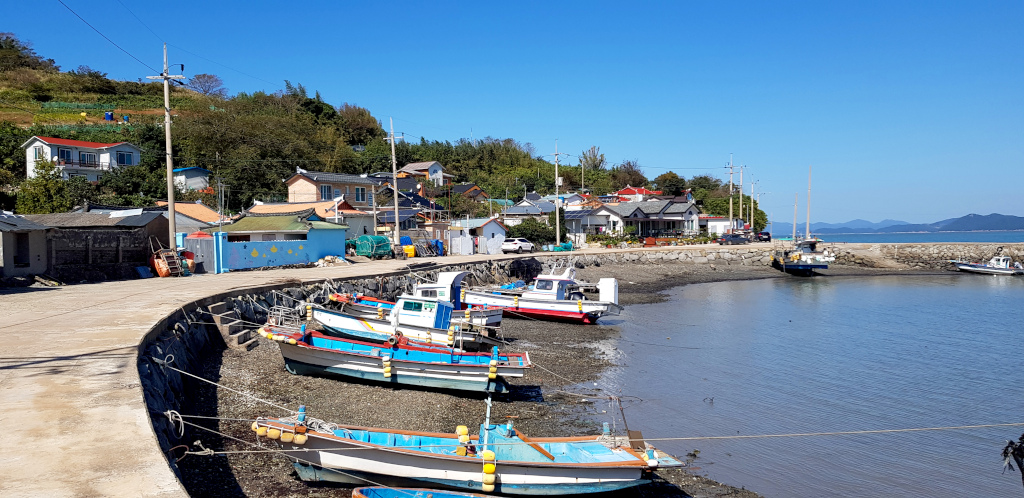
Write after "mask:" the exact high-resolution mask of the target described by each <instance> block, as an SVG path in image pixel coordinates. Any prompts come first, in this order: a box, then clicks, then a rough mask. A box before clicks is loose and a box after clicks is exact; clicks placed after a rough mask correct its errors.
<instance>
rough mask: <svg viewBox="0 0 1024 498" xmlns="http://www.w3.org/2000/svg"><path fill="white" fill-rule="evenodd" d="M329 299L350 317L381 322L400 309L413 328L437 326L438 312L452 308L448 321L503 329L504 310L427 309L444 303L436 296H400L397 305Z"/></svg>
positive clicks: (353, 298)
mask: <svg viewBox="0 0 1024 498" xmlns="http://www.w3.org/2000/svg"><path fill="white" fill-rule="evenodd" d="M330 300H331V301H334V302H336V303H338V304H339V305H340V306H341V311H343V312H345V313H348V314H350V315H355V316H363V317H378V318H381V319H383V318H385V317H387V316H389V315H390V314H391V313H392V312H394V310H395V308H396V307H397V308H398V310H399V321H400V322H401V323H407V324H411V325H420V326H426V327H433V326H436V325H435V323H436V320H437V316H438V314H439V312H440V311H443V310H445V308H451V309H452V310H453V311H449V312H448V319H449V320H452V321H456V322H458V323H459V324H469V325H473V326H476V327H491V328H497V327H500V326H501V315H502V309H501V308H498V307H469V308H466V309H464V310H458V309H456V308H455V307H454V305H451V303H450V302H446V303H445V304H447V305H451V306H442V307H437V306H428V303H431V302H436V301H443V299H438V298H437V294H436V293H434V294H433V295H430V296H426V295H425V296H419V297H413V296H401V297H400V298H399V299H398V301H397V302H392V301H387V300H384V299H378V298H375V297H368V296H364V295H362V294H355V293H353V294H343V293H335V294H331V295H330ZM428 300H429V301H428ZM416 303H420V304H416ZM442 316H443V315H442ZM449 323H450V322H449ZM437 328H444V327H437Z"/></svg>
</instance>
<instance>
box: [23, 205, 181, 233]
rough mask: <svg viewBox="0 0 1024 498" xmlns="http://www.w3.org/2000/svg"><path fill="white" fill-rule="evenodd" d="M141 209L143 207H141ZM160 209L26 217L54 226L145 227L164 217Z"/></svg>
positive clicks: (26, 216) (32, 215)
mask: <svg viewBox="0 0 1024 498" xmlns="http://www.w3.org/2000/svg"><path fill="white" fill-rule="evenodd" d="M139 210H140V211H141V208H140V209H139ZM163 217H164V213H162V212H159V211H148V212H142V214H137V215H132V216H120V217H116V218H111V217H110V215H109V214H105V213H52V214H26V215H25V218H28V219H29V220H31V221H34V222H36V223H39V224H42V225H46V226H51V227H54V228H88V227H127V228H133V227H144V226H146V225H148V224H150V223H151V222H152V221H153V220H155V219H157V218H163Z"/></svg>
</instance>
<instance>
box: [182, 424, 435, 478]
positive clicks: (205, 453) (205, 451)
mask: <svg viewBox="0 0 1024 498" xmlns="http://www.w3.org/2000/svg"><path fill="white" fill-rule="evenodd" d="M179 420H180V421H181V422H182V423H183V424H188V425H191V426H193V427H197V428H200V429H203V430H205V431H209V432H212V433H214V434H217V435H218V436H221V437H224V438H228V439H231V440H234V441H238V442H240V443H244V444H247V445H249V446H255V447H257V448H263V447H262V446H260V445H258V444H256V443H252V442H249V441H246V440H244V439H240V438H237V437H234V436H231V435H229V434H224V433H223V432H220V431H217V430H214V429H211V428H209V427H203V426H201V425H199V424H193V423H191V422H187V421H185V420H181V419H180V418H179ZM193 444H196V445H198V446H199V447H200V448H203V449H202V450H201V451H186V452H185V455H202V456H212V455H216V454H218V452H215V451H213V450H210V449H207V448H204V447H203V446H202V443H200V442H199V441H196V442H195V443H193ZM305 451H308V450H305ZM265 452H270V453H281V454H283V455H284V456H286V457H288V458H293V459H295V460H296V461H300V462H303V463H306V464H308V465H316V464H315V463H313V462H311V461H309V460H305V459H303V458H299V457H297V456H292V455H288V454H287V453H285V452H283V451H280V450H272V449H271V450H263V451H259V452H258V453H265ZM221 453H222V452H221ZM251 453H257V452H255V451H253V452H251ZM222 454H224V453H222ZM182 458H184V455H182ZM331 470H332V471H333V472H337V473H339V474H341V475H344V476H348V477H352V478H355V479H359V480H360V481H365V482H367V483H369V484H372V485H374V486H381V487H385V488H389V489H395V490H396V491H399V492H401V493H402V494H404V495H408V496H415V494H413V493H409V492H407V491H401V490H400V489H397V488H392V487H391V486H386V485H384V484H381V483H379V482H375V481H372V480H370V479H367V478H365V477H361V476H357V475H353V474H349V473H347V472H344V471H341V470H337V469H331Z"/></svg>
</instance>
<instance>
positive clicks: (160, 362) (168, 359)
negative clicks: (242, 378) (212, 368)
mask: <svg viewBox="0 0 1024 498" xmlns="http://www.w3.org/2000/svg"><path fill="white" fill-rule="evenodd" d="M150 358H152V360H153V361H154V362H156V363H157V364H158V365H162V366H164V367H167V368H170V369H171V370H174V371H175V372H178V373H180V374H184V375H188V376H189V377H192V378H194V379H198V380H201V381H203V382H207V383H209V384H213V385H215V386H217V387H219V388H223V389H226V390H228V391H231V392H233V393H235V394H240V395H242V396H246V397H249V398H252V399H254V400H256V401H259V402H260V403H266V404H268V405H270V406H273V407H275V408H280V409H282V410H285V411H287V412H290V413H298V412H297V411H295V410H292V409H291V408H288V407H284V406H281V405H278V404H276V403H272V402H270V401H267V400H265V399H262V398H259V397H256V396H255V395H252V394H249V393H244V392H242V391H239V390H237V389H232V388H230V387H227V386H224V385H221V384H218V383H216V382H214V381H212V380H209V379H204V378H202V377H200V376H198V375H194V374H190V373H188V372H186V371H184V370H181V369H179V368H174V367H172V366H171V365H170V363H171V362H172V361H174V355H170V354H169V355H167V356H166V357H164V359H162V360H161V359H159V358H156V357H150Z"/></svg>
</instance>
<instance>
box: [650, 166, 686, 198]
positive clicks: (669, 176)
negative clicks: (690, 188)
mask: <svg viewBox="0 0 1024 498" xmlns="http://www.w3.org/2000/svg"><path fill="white" fill-rule="evenodd" d="M652 183H653V184H654V188H656V189H659V190H661V191H662V193H663V194H665V195H679V194H681V193H682V192H683V190H684V189H685V188H686V180H685V179H683V178H682V177H680V176H679V175H677V174H675V173H673V172H671V171H669V172H668V173H662V174H661V175H658V177H657V178H655V179H654V181H653V182H652Z"/></svg>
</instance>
